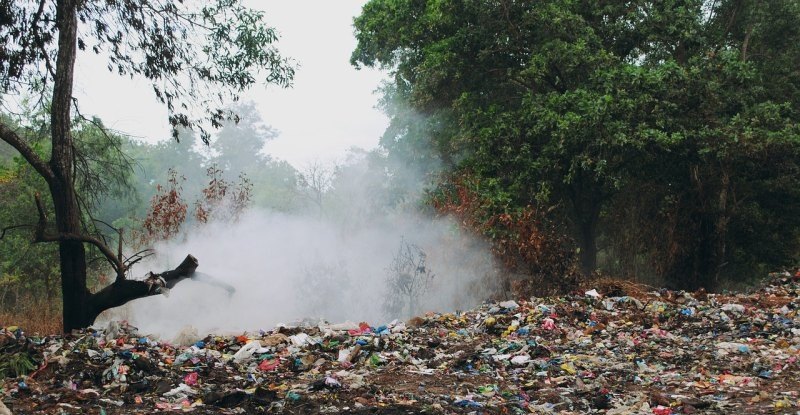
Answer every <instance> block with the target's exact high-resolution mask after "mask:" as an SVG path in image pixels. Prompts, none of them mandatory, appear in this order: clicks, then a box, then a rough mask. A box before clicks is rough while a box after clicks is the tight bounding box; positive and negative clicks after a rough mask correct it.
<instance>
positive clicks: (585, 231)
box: [569, 173, 605, 277]
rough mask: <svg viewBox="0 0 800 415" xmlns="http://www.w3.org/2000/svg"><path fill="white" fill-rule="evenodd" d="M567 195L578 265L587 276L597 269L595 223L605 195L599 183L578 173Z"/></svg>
mask: <svg viewBox="0 0 800 415" xmlns="http://www.w3.org/2000/svg"><path fill="white" fill-rule="evenodd" d="M569 197H570V201H571V202H572V215H573V217H572V221H573V227H574V229H575V233H576V234H577V238H576V239H577V240H578V247H579V248H580V255H579V258H578V259H579V260H580V264H579V266H580V270H581V274H583V276H584V277H588V276H591V274H592V273H593V272H594V271H595V270H596V269H597V223H598V221H599V219H600V210H601V208H602V204H603V199H604V198H605V195H604V194H603V191H602V189H601V184H599V183H597V182H596V181H594V180H592V179H586V178H585V176H584V174H581V173H579V174H577V175H576V178H575V181H574V182H573V184H572V185H571V186H570V187H569Z"/></svg>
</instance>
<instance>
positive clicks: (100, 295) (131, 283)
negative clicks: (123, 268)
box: [86, 255, 198, 325]
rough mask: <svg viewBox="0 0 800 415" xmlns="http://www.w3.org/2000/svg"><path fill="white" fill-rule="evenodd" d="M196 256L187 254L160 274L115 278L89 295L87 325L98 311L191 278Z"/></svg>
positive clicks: (158, 291)
mask: <svg viewBox="0 0 800 415" xmlns="http://www.w3.org/2000/svg"><path fill="white" fill-rule="evenodd" d="M197 266H198V262H197V258H195V257H194V256H192V255H187V256H186V258H185V259H184V260H183V262H181V263H180V265H178V266H177V267H176V268H175V269H172V270H169V271H164V272H162V273H160V274H154V273H152V272H151V273H149V274H148V276H147V278H145V279H144V280H129V279H117V280H116V281H114V282H113V283H112V284H111V285H108V286H107V287H105V288H103V289H102V290H100V291H98V292H97V293H95V294H92V295H91V296H90V297H89V304H90V307H89V310H88V312H89V315H88V316H86V317H87V318H86V320H87V321H88V322H89V325H91V324H93V323H94V320H95V319H96V318H97V316H98V315H100V313H102V312H103V311H105V310H108V309H109V308H114V307H119V306H121V305H123V304H125V303H127V302H129V301H132V300H135V299H137V298H144V297H149V296H152V295H157V294H162V293H164V292H165V291H167V290H169V289H171V288H172V287H174V286H175V285H176V284H178V283H179V282H181V281H183V280H185V279H187V278H191V277H192V275H193V274H194V272H195V270H196V269H197Z"/></svg>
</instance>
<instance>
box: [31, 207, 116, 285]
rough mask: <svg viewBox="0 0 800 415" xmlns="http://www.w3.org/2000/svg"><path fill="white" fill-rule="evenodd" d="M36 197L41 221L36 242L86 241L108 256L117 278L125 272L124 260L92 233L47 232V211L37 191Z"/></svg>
mask: <svg viewBox="0 0 800 415" xmlns="http://www.w3.org/2000/svg"><path fill="white" fill-rule="evenodd" d="M35 199H36V209H37V210H38V211H39V223H38V224H37V225H36V232H35V241H36V242H59V241H78V242H84V243H88V244H91V245H94V246H95V247H97V249H99V250H100V252H101V253H102V254H103V256H105V257H106V259H107V260H108V262H109V263H110V264H111V266H112V267H113V268H114V271H115V272H116V273H117V278H119V275H120V274H123V275H124V274H125V271H126V267H125V265H124V264H123V263H122V260H121V259H119V258H117V256H116V255H114V252H113V251H112V250H111V249H110V248H109V247H108V246H107V245H106V244H104V243H103V242H102V241H100V240H99V239H97V238H95V237H93V236H90V235H82V234H76V233H64V232H62V233H56V234H48V233H47V232H46V229H47V213H46V212H45V210H44V206H43V205H42V198H41V196H40V195H39V194H38V193H37V194H36V196H35Z"/></svg>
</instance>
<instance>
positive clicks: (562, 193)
mask: <svg viewBox="0 0 800 415" xmlns="http://www.w3.org/2000/svg"><path fill="white" fill-rule="evenodd" d="M798 23H800V5H798V4H797V2H769V4H765V3H764V2H758V1H741V0H724V1H714V2H710V1H702V0H675V1H661V2H649V1H633V2H582V1H567V0H547V1H507V0H499V1H491V2H483V1H456V0H430V1H417V0H372V1H370V2H369V3H367V4H366V5H365V6H364V8H363V11H362V14H361V16H359V17H357V18H356V20H355V28H356V37H357V40H358V44H357V46H356V49H355V50H354V52H353V54H352V57H351V62H352V63H353V64H354V65H356V66H359V65H367V66H381V67H384V68H387V69H389V70H391V72H392V75H393V80H392V82H391V85H390V86H389V87H387V88H385V91H387V92H388V94H389V95H388V96H387V98H386V99H385V100H384V101H385V102H387V103H395V102H396V103H400V105H395V106H393V107H390V109H391V112H390V115H392V122H391V125H390V129H389V130H388V131H387V135H385V136H384V140H383V141H382V145H383V146H385V147H386V148H387V149H388V150H389V151H390V153H391V152H395V153H401V154H402V153H405V154H409V155H411V156H412V157H411V159H412V160H419V159H423V160H425V159H438V160H440V161H441V163H442V165H443V166H444V167H445V168H446V169H447V170H450V171H455V172H460V173H463V174H469V175H473V176H474V177H475V178H476V179H478V180H480V181H482V182H483V183H486V185H485V186H483V188H484V189H486V190H487V192H491V193H489V194H485V195H483V196H485V197H487V198H488V199H489V200H491V201H493V203H491V204H489V206H493V207H494V208H495V209H496V210H495V211H493V212H488V213H489V214H490V216H491V214H500V213H506V212H511V213H513V212H515V211H518V210H519V209H522V208H524V207H525V206H528V205H535V206H539V210H540V211H550V210H552V211H553V212H554V213H556V214H557V215H556V218H555V220H556V221H557V222H560V224H561V226H563V227H564V228H565V229H568V230H569V231H570V233H571V235H572V236H573V238H574V239H575V241H576V242H577V243H576V245H577V247H576V248H577V249H578V250H579V260H580V265H581V269H582V271H583V273H584V274H587V275H588V274H590V273H591V272H593V271H594V270H596V269H597V268H598V267H599V266H600V264H599V262H598V258H599V256H600V255H599V253H601V252H602V254H603V255H602V261H603V262H604V263H605V264H609V263H615V262H618V260H619V258H618V257H613V255H614V254H615V252H618V250H616V249H612V248H614V241H617V240H622V239H623V238H619V237H620V236H622V235H629V236H631V235H634V236H635V235H636V234H637V232H641V230H642V229H643V228H642V225H647V226H646V227H644V229H648V230H649V231H648V232H647V233H646V235H648V238H646V239H645V238H644V235H641V236H642V237H641V238H639V239H638V240H639V242H641V245H635V246H634V248H633V249H636V250H640V251H639V252H638V253H637V255H634V256H636V257H640V256H643V257H646V258H647V261H648V262H649V263H650V264H651V266H652V269H654V270H655V272H657V273H658V274H659V275H661V276H663V277H665V278H667V279H668V280H670V282H673V283H675V284H676V285H679V286H681V287H685V288H694V287H697V286H700V285H702V286H706V288H712V287H713V286H714V285H715V284H717V282H718V281H719V279H720V276H722V275H726V276H732V275H734V272H733V269H732V267H730V266H729V265H730V264H732V263H734V262H740V261H739V259H740V258H741V257H742V255H741V254H742V253H743V252H747V255H746V256H748V257H750V258H751V261H750V262H757V263H760V264H766V263H769V264H772V266H780V265H785V264H787V263H788V262H789V261H791V260H792V259H793V258H794V257H795V256H796V255H797V252H798V250H800V248H798V240H799V239H798V234H800V222H798V220H797V219H796V218H797V215H796V214H794V213H793V210H794V208H793V207H792V204H794V200H795V199H796V197H797V194H796V193H797V192H796V191H794V190H793V188H796V187H797V185H798V184H800V183H798V175H797V173H796V172H797V171H798V163H797V157H796V154H797V153H798V151H800V150H799V149H800V139H798V128H797V125H798V120H800V115H799V114H798V110H797V108H798V102H797V101H798V96H799V95H798V94H797V91H798V88H800V76H798V74H797V69H796V62H797V59H798V54H800V47H798V45H800V26H798ZM752 152H755V154H756V155H757V157H756V158H755V159H753V158H752V157H751V156H748V154H752ZM773 166H779V167H778V168H777V169H773ZM451 177H452V175H451ZM762 186H769V188H764V187H762ZM642 189H645V190H646V191H648V192H653V193H652V194H647V195H646V196H647V197H645V198H642V199H644V200H642V202H639V201H638V198H637V197H636V195H637V194H641V192H642ZM734 194H735V195H736V196H734ZM734 199H736V201H735V202H734ZM623 200H627V201H633V203H632V204H626V205H623V204H622V201H623ZM778 200H781V202H778ZM745 205H749V207H748V208H746V209H745ZM623 206H624V208H625V209H628V210H633V211H635V212H636V214H635V216H636V217H638V218H642V219H643V220H644V223H643V222H637V223H636V224H635V225H634V224H633V223H632V222H630V221H627V222H623V221H621V220H617V219H618V217H619V215H620V214H621V212H620V211H619V208H622V207H623ZM794 206H796V204H794ZM612 207H616V208H617V209H615V210H612ZM745 211H749V212H750V215H745V214H744V212H745ZM753 213H756V214H755V215H753ZM766 217H769V218H773V219H771V220H774V222H771V221H770V220H764V219H762V218H766ZM775 222H779V223H780V224H781V229H782V231H781V233H782V234H783V235H784V238H782V239H784V240H785V241H788V242H786V243H788V244H789V245H791V247H788V246H787V245H786V243H784V244H782V245H781V244H777V243H776V238H775V236H774V234H771V232H769V231H766V229H776V228H775V227H774V226H775V224H776V223H775ZM623 223H626V224H627V225H624V226H623V225H622V224H623ZM668 224H669V226H667V225H668ZM761 226H765V228H764V229H763V230H764V231H763V232H762V230H761V229H760V227H761ZM734 229H736V230H734ZM745 235H748V236H747V237H746V236H745ZM770 235H773V236H770ZM752 237H756V238H757V239H758V240H759V241H760V242H761V243H763V245H761V244H756V243H754V241H753V239H751V238H752ZM629 240H630V239H629ZM598 244H600V245H598ZM758 245H761V246H762V247H761V248H758ZM766 246H770V248H769V249H765V248H764V247H766ZM617 247H619V246H618V245H617ZM628 249H632V248H631V247H629V248H628ZM764 250H769V251H770V252H771V254H769V255H768V256H767V257H762V258H764V259H763V260H756V259H754V258H753V256H752V255H751V254H750V253H754V252H756V251H761V252H762V253H763V251H764ZM766 258H769V259H768V260H767V259H766ZM726 264H728V265H726ZM751 265H752V264H751ZM726 267H727V268H726ZM753 271H754V268H753V267H752V266H751V267H747V266H745V267H742V268H740V269H739V271H737V272H736V273H745V274H746V273H748V272H753Z"/></svg>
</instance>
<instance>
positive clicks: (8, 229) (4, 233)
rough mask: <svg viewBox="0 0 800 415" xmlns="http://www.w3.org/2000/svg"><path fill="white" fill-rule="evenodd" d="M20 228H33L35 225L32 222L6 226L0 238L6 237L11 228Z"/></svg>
mask: <svg viewBox="0 0 800 415" xmlns="http://www.w3.org/2000/svg"><path fill="white" fill-rule="evenodd" d="M19 228H33V225H30V224H23V225H12V226H6V227H5V228H3V229H2V230H1V231H0V239H3V238H5V236H6V232H8V231H11V230H14V229H19Z"/></svg>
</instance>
